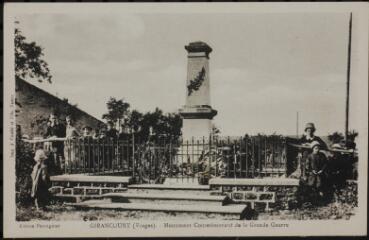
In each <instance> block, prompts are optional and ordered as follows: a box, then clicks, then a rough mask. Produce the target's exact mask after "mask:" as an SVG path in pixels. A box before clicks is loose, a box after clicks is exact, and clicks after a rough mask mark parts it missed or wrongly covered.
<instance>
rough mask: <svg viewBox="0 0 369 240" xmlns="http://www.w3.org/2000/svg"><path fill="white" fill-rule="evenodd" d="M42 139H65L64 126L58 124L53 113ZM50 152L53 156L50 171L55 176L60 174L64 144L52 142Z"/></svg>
mask: <svg viewBox="0 0 369 240" xmlns="http://www.w3.org/2000/svg"><path fill="white" fill-rule="evenodd" d="M44 137H45V138H49V139H52V138H64V137H65V126H64V125H62V124H60V123H59V121H58V119H57V115H56V114H55V113H51V114H50V117H49V124H48V126H47V129H46V134H45V135H44ZM51 152H52V155H53V161H52V162H51V164H52V167H51V170H52V172H54V173H55V174H58V173H61V169H62V165H63V155H64V143H63V142H62V141H52V142H51Z"/></svg>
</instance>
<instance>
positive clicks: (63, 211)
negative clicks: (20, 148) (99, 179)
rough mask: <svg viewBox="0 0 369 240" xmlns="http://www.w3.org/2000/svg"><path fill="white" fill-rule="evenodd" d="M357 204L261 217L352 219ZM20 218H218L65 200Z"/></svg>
mask: <svg viewBox="0 0 369 240" xmlns="http://www.w3.org/2000/svg"><path fill="white" fill-rule="evenodd" d="M356 209H357V208H355V207H353V206H352V205H350V204H346V203H331V204H329V205H327V206H323V207H314V208H307V209H296V210H280V211H270V212H261V213H259V215H258V220H312V219H347V220H348V219H350V217H351V216H353V215H354V214H355V210H356ZM16 219H17V221H31V220H53V221H68V220H81V221H99V220H132V219H145V220H158V219H166V220H170V219H219V215H215V214H206V215H205V214H195V213H180V214H175V213H162V212H143V211H114V210H86V211H83V210H76V209H74V208H73V207H70V206H66V205H63V204H57V205H53V206H48V207H47V209H46V210H39V211H36V209H35V208H33V207H28V208H26V207H17V213H16ZM221 219H224V220H231V219H234V220H237V219H235V218H234V217H231V216H227V215H223V216H221Z"/></svg>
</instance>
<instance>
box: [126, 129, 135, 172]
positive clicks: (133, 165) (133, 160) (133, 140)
mask: <svg viewBox="0 0 369 240" xmlns="http://www.w3.org/2000/svg"><path fill="white" fill-rule="evenodd" d="M127 160H128V159H127ZM135 168H136V159H135V134H134V133H133V131H132V178H133V179H134V178H135Z"/></svg>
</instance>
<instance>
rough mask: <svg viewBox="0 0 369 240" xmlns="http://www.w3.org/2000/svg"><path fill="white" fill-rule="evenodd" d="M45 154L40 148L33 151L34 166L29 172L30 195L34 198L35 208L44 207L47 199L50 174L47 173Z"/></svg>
mask: <svg viewBox="0 0 369 240" xmlns="http://www.w3.org/2000/svg"><path fill="white" fill-rule="evenodd" d="M46 159H47V156H46V154H45V152H44V150H42V149H38V150H37V151H36V152H35V157H34V160H35V161H36V164H35V166H34V167H33V171H32V174H31V177H32V191H31V197H32V198H33V199H34V200H35V206H36V209H37V210H39V208H40V207H41V208H44V207H45V206H46V205H47V203H48V200H49V187H50V176H49V173H48V169H47V165H46V164H45V160H46Z"/></svg>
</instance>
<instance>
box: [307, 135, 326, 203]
mask: <svg viewBox="0 0 369 240" xmlns="http://www.w3.org/2000/svg"><path fill="white" fill-rule="evenodd" d="M310 145H311V148H312V153H311V154H309V156H308V158H307V162H306V165H305V172H306V185H307V186H309V187H310V189H311V193H312V197H313V199H314V200H318V201H319V200H320V199H322V197H324V187H325V180H326V168H327V163H328V162H327V157H326V156H325V155H324V154H323V153H322V152H321V151H320V148H321V144H320V143H319V142H318V141H313V142H312V143H311V144H310Z"/></svg>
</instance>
